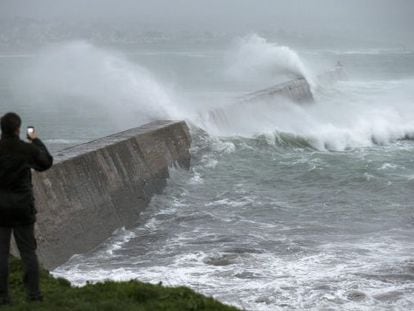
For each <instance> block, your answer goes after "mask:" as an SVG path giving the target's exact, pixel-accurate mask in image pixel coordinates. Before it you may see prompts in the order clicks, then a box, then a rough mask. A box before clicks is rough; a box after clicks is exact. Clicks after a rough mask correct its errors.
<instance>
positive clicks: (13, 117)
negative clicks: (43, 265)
mask: <svg viewBox="0 0 414 311" xmlns="http://www.w3.org/2000/svg"><path fill="white" fill-rule="evenodd" d="M0 125H1V139H0V305H1V304H9V303H10V296H9V284H8V283H9V282H8V278H9V253H10V239H11V234H12V233H13V235H14V239H15V241H16V244H17V248H18V249H19V253H20V256H21V259H22V262H23V265H24V270H25V271H24V279H23V281H24V284H25V287H26V290H27V296H28V300H30V301H41V300H42V294H41V291H40V286H39V264H38V260H37V255H36V239H35V236H34V223H35V221H36V209H35V206H34V197H33V189H32V188H33V186H32V173H31V169H35V170H36V171H44V170H47V169H49V168H50V167H51V166H52V164H53V158H52V156H51V155H50V154H49V152H48V150H47V149H46V147H45V145H44V144H43V143H42V141H41V140H40V139H39V138H38V137H37V133H36V131H35V130H33V131H31V132H30V133H28V134H27V139H28V140H29V142H24V141H22V140H20V138H19V135H20V127H21V119H20V117H19V116H18V115H17V114H15V113H12V112H10V113H7V114H5V115H4V116H3V117H2V118H1V121H0Z"/></svg>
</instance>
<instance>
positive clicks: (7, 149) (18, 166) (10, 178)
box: [0, 134, 53, 227]
mask: <svg viewBox="0 0 414 311" xmlns="http://www.w3.org/2000/svg"><path fill="white" fill-rule="evenodd" d="M52 164H53V158H52V156H51V155H50V153H49V152H48V150H47V149H46V147H45V145H44V144H43V143H42V142H41V140H40V139H34V140H33V141H32V143H26V142H24V141H22V140H20V139H19V137H18V136H17V135H4V134H3V135H2V136H1V139H0V227H16V226H22V225H31V224H33V223H34V222H35V221H36V209H35V207H34V196H33V186H32V173H31V169H34V170H36V171H44V170H47V169H48V168H50V167H51V166H52Z"/></svg>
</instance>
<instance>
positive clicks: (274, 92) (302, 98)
mask: <svg viewBox="0 0 414 311" xmlns="http://www.w3.org/2000/svg"><path fill="white" fill-rule="evenodd" d="M280 97H284V98H287V99H289V100H291V101H293V102H296V103H311V102H313V95H312V91H311V88H310V85H309V83H308V81H306V79H305V78H298V79H296V80H291V81H287V82H284V83H281V84H277V85H275V86H272V87H269V88H267V89H263V90H260V91H256V92H253V93H250V94H247V95H246V96H244V97H243V98H242V100H243V101H248V102H252V101H257V100H271V99H275V100H277V98H280Z"/></svg>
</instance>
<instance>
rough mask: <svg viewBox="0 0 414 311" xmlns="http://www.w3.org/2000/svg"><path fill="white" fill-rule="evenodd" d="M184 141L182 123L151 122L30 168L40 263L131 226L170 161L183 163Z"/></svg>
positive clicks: (58, 260) (162, 181) (54, 261)
mask: <svg viewBox="0 0 414 311" xmlns="http://www.w3.org/2000/svg"><path fill="white" fill-rule="evenodd" d="M190 145H191V137H190V133H189V129H188V127H187V125H186V123H185V122H173V121H156V122H153V123H149V124H146V125H144V126H141V127H138V128H134V129H130V130H127V131H125V132H121V133H117V134H115V135H111V136H108V137H104V138H101V139H98V140H95V141H92V142H89V143H85V144H82V145H79V146H75V147H72V148H68V149H65V150H63V151H61V152H59V153H58V154H56V155H54V156H55V165H54V166H53V167H52V168H51V169H50V170H48V171H46V172H43V173H34V174H33V184H34V193H35V200H36V207H37V209H38V215H37V219H38V222H37V228H36V231H37V237H38V255H39V259H40V262H41V264H42V265H43V266H44V267H46V268H48V269H53V268H55V267H56V266H58V265H60V264H63V263H64V262H65V261H67V260H68V259H69V258H70V257H71V256H72V255H74V254H77V253H83V252H87V251H89V250H91V249H92V248H94V247H96V246H97V245H98V244H100V243H101V242H103V241H104V240H105V239H107V238H108V237H110V236H111V235H112V233H113V232H114V230H116V229H117V228H120V227H127V228H128V227H131V226H134V224H136V222H137V221H138V217H139V214H140V212H141V211H142V210H143V209H144V208H145V207H146V206H147V205H148V203H149V202H150V200H151V197H152V196H153V195H154V194H157V193H160V192H162V190H163V188H164V187H165V185H166V180H167V178H168V177H169V167H171V166H180V167H183V168H186V169H188V168H189V165H190V152H189V149H190Z"/></svg>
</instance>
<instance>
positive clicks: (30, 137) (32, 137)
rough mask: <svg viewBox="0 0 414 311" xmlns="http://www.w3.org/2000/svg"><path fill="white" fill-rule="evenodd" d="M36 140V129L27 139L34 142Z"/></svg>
mask: <svg viewBox="0 0 414 311" xmlns="http://www.w3.org/2000/svg"><path fill="white" fill-rule="evenodd" d="M36 138H38V136H37V131H36V129H34V131H33V132H32V133H30V134H29V133H27V139H28V140H30V141H32V140H34V139H36Z"/></svg>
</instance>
